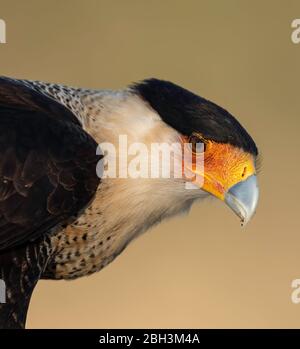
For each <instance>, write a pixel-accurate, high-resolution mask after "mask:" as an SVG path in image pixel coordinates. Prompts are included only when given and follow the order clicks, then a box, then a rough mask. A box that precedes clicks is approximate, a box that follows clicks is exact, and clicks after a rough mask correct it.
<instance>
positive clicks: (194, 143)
mask: <svg viewBox="0 0 300 349" xmlns="http://www.w3.org/2000/svg"><path fill="white" fill-rule="evenodd" d="M188 143H189V145H190V147H191V150H192V152H193V154H197V153H198V154H199V153H201V150H202V152H203V153H204V152H205V150H206V142H205V141H204V139H202V138H200V137H199V136H196V135H191V136H190V137H189V140H188ZM199 143H202V144H203V147H202V148H201V147H200V145H199Z"/></svg>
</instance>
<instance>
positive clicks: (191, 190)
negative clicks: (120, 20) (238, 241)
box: [0, 77, 258, 328]
mask: <svg viewBox="0 0 300 349" xmlns="http://www.w3.org/2000/svg"><path fill="white" fill-rule="evenodd" d="M120 135H126V137H127V141H128V144H131V143H137V142H139V143H142V144H144V145H145V146H146V147H147V146H149V145H151V144H154V143H158V144H160V143H164V144H173V143H176V144H178V143H179V144H184V145H186V144H188V145H189V147H188V148H187V149H189V151H190V153H191V156H190V157H189V159H190V161H188V160H185V161H182V163H181V164H180V166H181V167H182V168H183V169H184V170H185V169H186V170H187V171H188V172H189V173H192V174H195V176H196V177H193V178H194V179H193V181H191V180H190V178H191V177H189V176H181V177H180V176H178V177H176V176H169V177H164V176H162V175H158V176H156V177H155V178H150V177H149V178H145V177H143V176H136V178H129V177H126V176H116V178H110V177H109V176H105V177H104V176H103V177H102V178H101V176H99V171H97V170H96V169H97V166H98V165H99V163H102V170H103V171H104V170H105V169H106V168H107V166H108V165H107V163H105V161H104V160H105V158H106V156H107V154H106V153H105V152H103V151H101V144H107V143H108V144H112V145H115V149H117V151H116V154H115V156H116V158H118V157H119V156H120V154H119V151H120V148H119V147H118V142H119V136H120ZM199 144H201V145H202V147H200V151H199V153H198V148H199V147H197V146H198V145H199ZM98 145H100V150H99V146H98ZM175 153H176V152H175ZM177 155H178V154H177ZM177 155H176V154H175V155H174V154H173V155H172V156H173V158H174V157H176V156H177ZM198 156H199V157H201V158H202V159H203V164H204V166H203V170H202V171H201V170H199V169H196V167H195V166H194V165H195V161H196V160H197V157H198ZM257 157H258V151H257V147H256V145H255V142H254V141H253V139H252V138H251V137H250V135H249V134H248V132H247V131H246V130H245V129H244V128H243V127H242V126H241V124H240V123H239V122H238V121H237V120H236V119H235V118H234V117H233V116H232V115H231V114H230V113H229V112H227V111H226V110H225V109H223V108H221V107H219V106H218V105H216V104H215V103H212V102H210V101H208V100H206V99H204V98H202V97H199V96H197V95H196V94H194V93H192V92H190V91H188V90H186V89H184V88H181V87H179V86H177V85H175V84H173V83H171V82H167V81H162V80H158V79H149V80H145V81H142V82H140V83H137V84H134V85H131V86H130V87H129V88H127V89H125V90H120V91H107V90H89V89H81V88H70V87H66V86H62V85H56V84H51V83H44V82H38V81H27V80H16V79H11V78H6V77H1V78H0V279H2V280H3V281H4V282H5V285H6V303H3V304H0V327H3V328H22V327H24V326H25V320H26V313H27V309H28V305H29V302H30V297H31V294H32V291H33V289H34V287H35V285H36V283H37V282H38V280H39V279H74V278H78V277H81V276H84V275H88V274H91V273H94V272H96V271H99V270H100V269H102V268H103V267H105V266H106V265H107V264H108V263H110V262H111V261H112V260H113V259H114V258H115V257H116V256H117V255H118V254H119V253H120V252H121V251H122V250H123V249H124V248H125V247H126V246H127V244H128V243H129V242H130V241H131V240H132V239H133V238H135V237H136V236H137V235H139V234H141V233H142V232H144V231H146V230H147V229H148V228H149V227H151V226H153V225H154V224H156V223H158V222H160V221H161V220H162V219H164V218H166V217H171V216H173V215H176V214H178V213H180V212H182V211H187V210H188V209H189V208H190V207H191V205H192V203H193V202H194V201H195V200H198V199H203V198H205V197H207V196H209V195H212V196H215V197H217V198H219V199H220V200H222V201H224V202H225V203H226V204H227V205H228V206H229V207H230V208H231V209H232V210H233V211H234V212H235V213H236V214H237V215H238V216H239V217H240V219H241V220H242V222H244V223H246V222H247V221H249V219H250V218H251V217H252V215H253V214H254V211H255V209H256V205H257V201H258V187H257V180H256V165H257ZM184 159H185V158H184ZM128 161H129V160H128ZM126 165H127V164H126V162H125V166H126ZM120 166H121V165H118V166H117V167H120ZM122 166H124V163H123V165H122ZM161 166H162V167H164V166H165V164H164V163H162V164H161ZM180 166H179V167H180ZM173 170H174V171H175V169H174V168H173ZM103 171H102V174H103ZM159 173H161V172H159ZM195 178H196V179H195ZM190 182H191V183H190ZM187 184H191V186H192V187H188V186H187Z"/></svg>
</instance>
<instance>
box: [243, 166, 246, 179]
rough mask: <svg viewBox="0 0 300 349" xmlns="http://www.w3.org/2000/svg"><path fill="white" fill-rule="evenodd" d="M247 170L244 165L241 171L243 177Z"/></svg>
mask: <svg viewBox="0 0 300 349" xmlns="http://www.w3.org/2000/svg"><path fill="white" fill-rule="evenodd" d="M246 172H247V167H244V170H243V173H242V177H245V174H246Z"/></svg>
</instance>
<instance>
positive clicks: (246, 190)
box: [224, 175, 259, 226]
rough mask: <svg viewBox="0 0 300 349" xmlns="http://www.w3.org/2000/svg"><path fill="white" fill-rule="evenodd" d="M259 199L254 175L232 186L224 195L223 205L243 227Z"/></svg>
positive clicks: (253, 211)
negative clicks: (237, 217) (238, 218)
mask: <svg viewBox="0 0 300 349" xmlns="http://www.w3.org/2000/svg"><path fill="white" fill-rule="evenodd" d="M258 197H259V189H258V184H257V177H256V175H251V176H250V177H248V178H247V179H246V180H245V181H241V182H238V183H237V184H235V185H233V186H232V187H231V188H229V190H228V191H227V192H226V194H225V199H224V201H225V203H226V204H227V205H228V206H229V207H230V208H231V209H232V210H233V211H234V212H235V213H236V214H237V215H238V216H239V217H240V219H241V223H242V226H245V225H246V224H247V223H248V222H249V220H250V219H251V218H252V216H253V215H254V213H255V210H256V206H257V202H258Z"/></svg>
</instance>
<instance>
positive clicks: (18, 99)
mask: <svg viewBox="0 0 300 349" xmlns="http://www.w3.org/2000/svg"><path fill="white" fill-rule="evenodd" d="M50 102H51V103H49V98H48V97H46V96H44V95H42V94H40V93H38V92H36V91H34V90H31V89H29V88H27V87H25V86H24V85H22V84H19V83H18V82H16V81H11V80H7V79H4V78H1V79H0V278H2V279H3V280H5V282H6V284H7V285H6V286H7V288H8V289H9V290H10V293H9V294H8V297H7V303H6V304H2V305H0V327H1V325H3V324H6V326H9V327H14V326H19V325H20V326H22V325H23V324H24V321H25V318H24V317H25V313H26V311H25V309H24V310H23V311H22V312H21V313H22V314H23V316H21V318H20V316H19V315H18V314H19V313H18V312H17V311H16V309H15V307H22V303H23V302H22V300H24V301H25V303H27V302H28V300H29V297H30V294H31V292H32V289H33V286H34V285H35V283H36V282H37V280H38V278H39V277H40V275H41V273H42V272H43V270H44V267H45V262H46V260H47V259H48V258H49V256H50V254H49V251H48V253H45V254H41V253H39V252H37V251H38V250H39V249H47V248H48V249H51V246H50V245H47V246H46V240H47V236H46V233H49V232H51V229H53V228H55V227H57V226H58V225H59V224H63V223H65V222H66V221H68V222H70V221H72V220H74V219H76V217H77V216H78V214H79V213H80V211H81V210H82V209H83V208H85V207H86V205H87V204H88V203H89V202H90V201H91V199H92V198H93V196H94V194H95V191H96V188H97V187H98V184H99V178H98V177H97V175H96V171H95V168H96V163H97V161H98V160H99V156H96V147H97V144H96V142H95V141H94V140H93V139H92V138H91V137H90V136H89V135H88V134H87V133H86V132H85V131H84V130H83V129H82V128H81V126H80V124H79V122H78V120H77V119H76V118H75V116H74V115H73V114H72V113H71V112H70V111H69V110H68V109H66V108H65V107H64V106H62V105H60V104H59V103H57V102H55V101H54V100H51V101H50ZM30 241H32V242H31V243H28V242H30ZM24 243H26V244H25V245H23V244H24ZM12 261H13V266H12V263H11V262H12ZM12 268H13V269H12ZM25 271H26V273H25ZM9 283H10V284H9ZM25 308H26V306H25Z"/></svg>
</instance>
